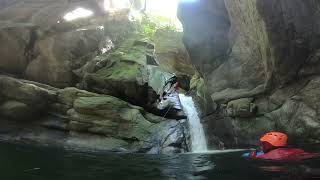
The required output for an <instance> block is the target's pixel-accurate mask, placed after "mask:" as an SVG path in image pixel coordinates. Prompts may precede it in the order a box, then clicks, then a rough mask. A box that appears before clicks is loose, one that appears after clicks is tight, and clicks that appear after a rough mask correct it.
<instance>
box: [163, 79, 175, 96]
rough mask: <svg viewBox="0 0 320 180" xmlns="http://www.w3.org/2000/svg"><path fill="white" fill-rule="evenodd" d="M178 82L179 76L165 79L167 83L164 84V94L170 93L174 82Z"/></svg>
mask: <svg viewBox="0 0 320 180" xmlns="http://www.w3.org/2000/svg"><path fill="white" fill-rule="evenodd" d="M177 82H178V78H177V76H172V77H171V78H169V79H168V80H166V81H165V84H164V86H163V96H164V95H166V94H169V93H170V89H171V88H172V86H173V85H174V84H176V83H177Z"/></svg>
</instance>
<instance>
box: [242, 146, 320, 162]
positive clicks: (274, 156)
mask: <svg viewBox="0 0 320 180" xmlns="http://www.w3.org/2000/svg"><path fill="white" fill-rule="evenodd" d="M242 157H248V158H252V159H265V160H277V161H301V160H306V159H311V158H319V157H320V153H308V152H305V151H304V150H301V149H294V148H278V149H274V150H271V151H269V152H268V153H263V152H262V151H259V152H257V151H253V152H251V153H245V154H243V155H242Z"/></svg>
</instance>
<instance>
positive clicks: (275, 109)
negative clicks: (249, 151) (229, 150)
mask: <svg viewBox="0 0 320 180" xmlns="http://www.w3.org/2000/svg"><path fill="white" fill-rule="evenodd" d="M319 7H320V2H318V1H299V0H294V1H291V0H284V1H281V2H279V1H275V0H271V1H264V0H254V1H249V0H244V1H236V0H216V1H209V0H203V1H198V2H193V3H190V2H185V3H182V4H180V8H179V17H180V19H181V21H182V23H183V26H184V29H185V37H184V42H185V44H186V47H187V49H188V51H189V53H190V56H191V61H192V63H193V64H195V65H196V68H197V70H198V71H199V74H200V75H201V76H202V77H203V78H204V82H205V83H204V84H205V87H204V90H203V91H204V92H205V94H204V95H202V97H203V99H205V101H212V102H213V103H212V102H211V103H207V104H208V105H207V107H206V109H207V112H204V116H205V115H206V114H211V115H208V116H206V117H204V119H203V121H204V122H205V124H206V131H207V134H208V136H209V141H210V142H209V144H210V145H211V146H212V147H217V146H218V145H219V144H221V142H223V143H224V145H225V146H227V147H232V146H239V145H250V144H252V145H253V144H257V140H258V138H259V137H260V136H261V135H262V134H263V133H265V132H267V131H270V130H281V131H284V132H287V133H288V134H289V136H290V137H296V138H290V140H293V139H295V140H296V141H305V142H307V141H310V142H318V141H319V140H320V139H319V128H320V124H319V123H320V121H319V118H317V117H318V116H319V107H318V106H317V105H316V104H318V103H317V102H318V101H319V100H320V99H319V96H317V94H318V93H317V91H318V90H319V89H318V79H319V77H318V75H319V72H320V69H319V48H320V39H319V37H320V36H319V35H320V23H319V21H318V20H317V19H318V18H319V17H320V14H319V10H320V9H319ZM245 99H246V100H245ZM249 99H250V101H248V100H249ZM212 104H213V105H212ZM209 105H210V106H209ZM252 106H254V107H255V108H256V111H251V110H252V108H251V107H252ZM239 110H240V111H239ZM219 127H220V128H219ZM221 128H223V129H225V130H224V131H221V130H219V129H221Z"/></svg>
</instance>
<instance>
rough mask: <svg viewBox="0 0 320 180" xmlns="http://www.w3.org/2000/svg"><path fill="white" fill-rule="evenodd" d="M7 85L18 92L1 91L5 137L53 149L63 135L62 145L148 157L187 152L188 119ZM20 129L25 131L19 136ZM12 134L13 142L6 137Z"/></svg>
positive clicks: (82, 95) (86, 95) (108, 99)
mask: <svg viewBox="0 0 320 180" xmlns="http://www.w3.org/2000/svg"><path fill="white" fill-rule="evenodd" d="M4 83H7V85H8V84H15V85H19V86H20V87H19V86H11V87H10V86H6V88H7V89H5V90H6V91H1V97H2V101H1V105H0V112H1V119H7V120H9V121H11V123H10V124H12V126H10V125H8V126H10V128H9V130H8V132H7V133H6V135H5V136H2V138H9V140H15V139H20V138H22V139H25V140H26V141H39V142H48V143H53V144H54V143H55V134H60V135H61V136H62V140H59V142H57V143H58V144H60V145H61V144H62V145H63V144H66V145H70V146H71V145H74V146H79V147H85V148H95V147H96V148H98V149H103V150H115V149H118V150H119V151H120V150H121V149H122V150H125V151H129V152H144V153H145V152H149V151H151V149H157V151H156V152H157V153H176V152H185V151H187V150H188V147H187V145H186V141H187V139H186V135H185V132H186V128H187V127H186V125H185V123H186V122H185V120H181V121H177V120H170V119H166V118H163V117H159V116H155V115H152V114H150V113H148V112H146V111H145V110H144V109H143V108H142V107H138V106H134V105H131V104H129V103H128V102H125V101H123V100H120V99H118V98H116V97H113V96H108V95H103V94H96V93H91V92H88V91H84V90H79V89H76V88H66V89H56V88H51V90H48V89H45V88H40V87H38V86H35V85H33V84H30V83H25V82H22V81H20V80H18V79H14V78H11V77H7V76H1V78H0V84H4ZM9 88H12V89H9ZM9 93H10V94H9ZM12 94H14V95H12ZM45 98H47V100H45ZM44 102H46V104H41V103H44ZM40 104H41V106H40ZM37 107H38V108H39V109H37ZM49 107H50V108H49ZM38 111H41V113H40V112H38ZM3 121H4V122H3V123H4V124H5V122H7V121H5V120H3ZM19 122H20V123H19ZM4 126H7V125H4ZM44 127H45V128H47V129H48V132H45V129H44ZM17 129H25V130H21V132H19V133H18V135H17V134H16V135H15V134H14V133H15V131H17ZM28 129H29V130H28ZM28 131H31V132H28ZM11 133H12V134H11ZM10 134H11V135H12V136H14V137H8V136H10ZM0 137H1V135H0ZM60 141H61V142H60ZM87 141H90V143H89V144H87V143H86V142H87ZM122 150H121V151H122Z"/></svg>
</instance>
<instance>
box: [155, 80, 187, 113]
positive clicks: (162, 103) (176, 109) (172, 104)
mask: <svg viewBox="0 0 320 180" xmlns="http://www.w3.org/2000/svg"><path fill="white" fill-rule="evenodd" d="M179 91H180V87H179V83H178V78H177V76H175V75H174V76H172V77H171V78H170V79H168V80H167V81H166V82H165V85H164V87H163V88H162V89H161V91H160V97H159V102H158V105H157V108H158V109H159V110H162V112H163V113H162V114H164V116H167V115H168V116H171V117H172V116H174V117H177V118H178V119H183V118H185V117H186V116H185V114H184V112H183V110H182V106H181V102H180V99H179Z"/></svg>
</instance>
